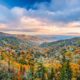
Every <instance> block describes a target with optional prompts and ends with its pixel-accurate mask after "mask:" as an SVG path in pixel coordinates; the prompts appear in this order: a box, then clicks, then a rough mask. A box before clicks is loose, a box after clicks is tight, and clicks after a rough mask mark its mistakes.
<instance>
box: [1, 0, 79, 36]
mask: <svg viewBox="0 0 80 80" xmlns="http://www.w3.org/2000/svg"><path fill="white" fill-rule="evenodd" d="M57 1H58V0H56V3H55V6H57V5H62V4H63V3H64V2H61V3H57ZM65 1H66V0H65ZM71 1H72V0H71ZM53 2H54V1H52V2H51V3H50V4H51V5H49V4H46V3H41V4H40V5H39V6H38V3H37V4H35V5H34V6H38V8H37V9H36V10H33V9H29V10H27V9H25V8H21V7H13V8H11V9H9V8H7V7H6V6H2V5H0V10H1V12H0V17H1V18H0V26H1V27H2V28H0V30H1V31H3V32H8V33H16V34H30V35H35V34H37V35H39V34H40V35H41V34H46V35H77V34H75V33H78V34H79V33H80V7H78V6H77V5H76V4H77V2H76V4H75V3H73V1H72V2H70V3H68V2H65V4H66V6H64V7H65V9H60V10H58V8H57V9H55V10H53V7H54V6H53V5H52V3H53ZM46 5H49V8H48V7H47V6H46ZM68 5H69V6H68ZM71 5H72V6H71ZM74 5H75V6H77V7H75V8H74V9H73V6H74ZM70 6H71V7H70ZM69 7H70V9H69Z"/></svg>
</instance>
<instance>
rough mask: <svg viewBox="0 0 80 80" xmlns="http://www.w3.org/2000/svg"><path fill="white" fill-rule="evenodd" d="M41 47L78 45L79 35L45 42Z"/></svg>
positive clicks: (79, 42)
mask: <svg viewBox="0 0 80 80" xmlns="http://www.w3.org/2000/svg"><path fill="white" fill-rule="evenodd" d="M40 46H41V47H65V46H80V37H75V38H71V39H65V40H59V41H55V42H45V43H43V44H41V45H40Z"/></svg>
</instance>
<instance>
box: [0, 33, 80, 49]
mask: <svg viewBox="0 0 80 80" xmlns="http://www.w3.org/2000/svg"><path fill="white" fill-rule="evenodd" d="M63 37H64V36H63ZM63 37H62V36H61V37H60V36H52V35H35V36H32V35H17V34H16V35H13V34H7V33H2V32H0V45H3V44H4V45H6V44H11V45H14V46H16V45H17V46H18V47H21V46H26V47H27V46H34V45H36V46H38V45H39V44H40V43H41V45H40V46H41V47H58V46H60V47H62V46H69V45H74V46H80V37H76V38H73V37H72V39H67V38H71V37H69V36H67V37H64V38H63ZM61 38H62V40H61Z"/></svg>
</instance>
